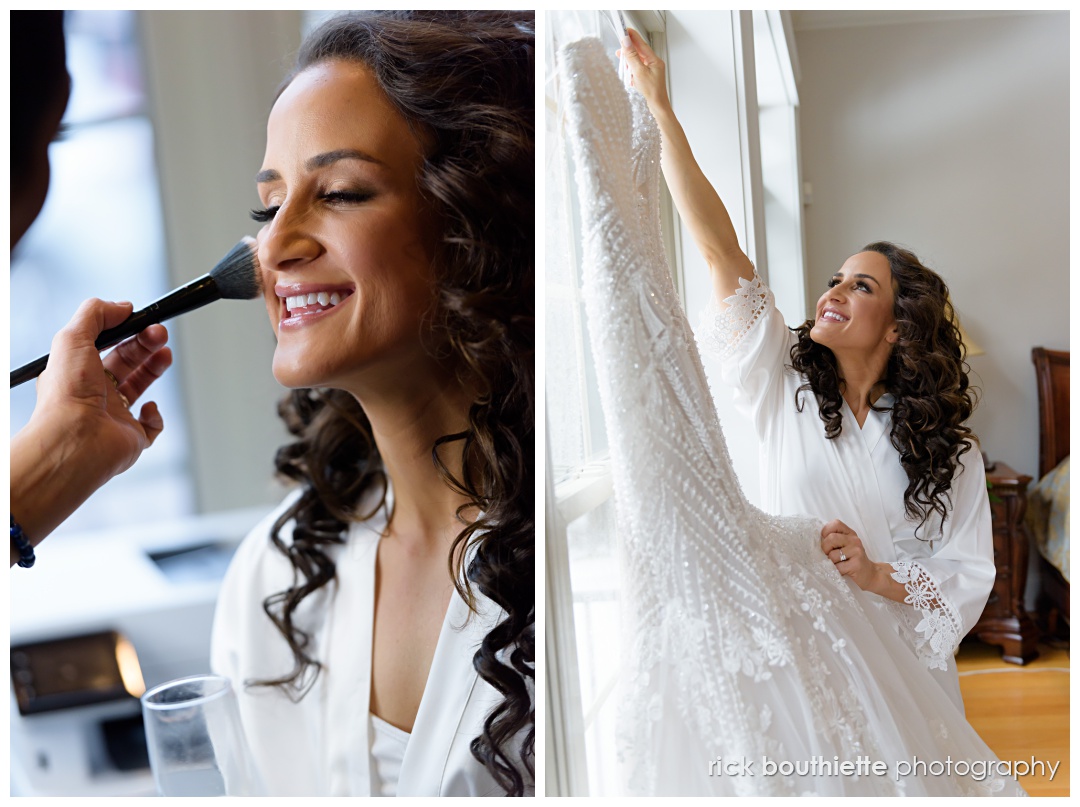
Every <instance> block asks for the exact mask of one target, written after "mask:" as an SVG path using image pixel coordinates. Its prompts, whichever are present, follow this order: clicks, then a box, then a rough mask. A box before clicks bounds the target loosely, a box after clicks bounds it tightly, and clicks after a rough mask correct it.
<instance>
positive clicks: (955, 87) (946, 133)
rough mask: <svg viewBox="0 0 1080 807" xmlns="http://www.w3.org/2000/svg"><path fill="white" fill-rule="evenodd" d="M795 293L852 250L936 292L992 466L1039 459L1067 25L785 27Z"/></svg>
mask: <svg viewBox="0 0 1080 807" xmlns="http://www.w3.org/2000/svg"><path fill="white" fill-rule="evenodd" d="M796 42H797V48H798V54H799V60H800V64H801V68H802V82H801V84H800V86H799V91H800V100H801V102H802V103H801V110H800V114H801V128H802V160H803V178H804V180H805V181H807V182H809V183H811V185H812V189H813V196H812V203H811V204H810V206H809V207H808V208H807V209H806V216H805V222H806V242H807V257H808V286H809V294H810V295H811V296H812V297H813V298H815V299H816V297H817V295H818V294H819V293H820V290H821V289H823V288H824V286H825V282H826V280H827V278H828V276H829V275H830V274H831V273H833V272H834V271H835V270H836V269H837V268H838V267H839V266H840V264H841V263H842V262H843V261H844V259H845V258H846V257H848V256H849V255H850V254H851V253H853V252H855V251H857V250H858V249H859V248H860V247H861V246H862V245H863V244H865V243H867V242H869V241H874V240H878V239H884V240H891V241H896V242H900V243H902V244H904V245H906V246H908V247H910V248H911V249H913V250H914V251H915V253H916V254H917V255H918V256H919V257H920V258H921V259H922V260H923V261H924V262H925V263H926V264H927V265H929V266H930V267H931V268H934V269H936V270H937V271H938V272H940V273H941V274H942V275H943V276H944V277H945V279H946V281H947V282H948V283H949V286H950V288H951V291H952V295H953V300H954V302H955V304H956V306H957V309H958V310H959V312H960V315H961V317H962V321H963V324H964V327H965V328H966V329H967V331H968V333H969V334H970V335H971V336H972V337H973V338H974V340H975V341H976V342H977V343H978V344H979V345H981V346H982V347H983V348H984V349H985V350H986V355H984V356H976V357H973V358H972V359H971V361H970V364H971V367H972V369H973V371H974V373H973V376H974V378H973V380H974V383H975V384H976V385H978V386H979V387H981V389H982V391H983V395H982V403H981V405H980V406H979V408H978V410H977V411H976V413H975V415H974V416H973V418H972V421H971V422H972V426H973V428H974V430H975V431H976V433H977V434H978V435H979V437H980V439H981V440H982V444H983V449H984V450H985V451H986V452H987V454H988V455H989V456H990V457H991V458H992V459H999V460H1004V461H1005V462H1007V463H1009V464H1010V465H1012V466H1013V467H1014V468H1016V469H1017V470H1018V471H1020V472H1022V473H1029V474H1034V473H1036V472H1037V463H1038V419H1037V413H1036V392H1035V377H1034V372H1033V369H1032V365H1031V358H1030V357H1031V348H1032V347H1035V346H1045V347H1049V348H1055V349H1067V348H1068V347H1069V16H1068V14H1067V13H1064V12H1050V13H1042V12H1035V13H1031V14H1020V15H1012V16H987V17H980V18H969V19H961V20H957V19H951V20H949V19H946V20H941V21H932V22H915V23H905V24H891V25H871V26H861V27H849V28H838V29H831V30H800V31H797V33H796Z"/></svg>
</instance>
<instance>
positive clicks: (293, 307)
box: [212, 12, 535, 795]
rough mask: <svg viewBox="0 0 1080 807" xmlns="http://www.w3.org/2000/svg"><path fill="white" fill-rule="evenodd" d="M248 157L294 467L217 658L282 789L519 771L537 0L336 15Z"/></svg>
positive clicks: (287, 459) (526, 730)
mask: <svg viewBox="0 0 1080 807" xmlns="http://www.w3.org/2000/svg"><path fill="white" fill-rule="evenodd" d="M256 180H257V185H258V191H259V197H260V200H261V204H262V205H263V207H262V208H261V209H258V210H255V211H253V212H252V215H253V217H254V218H255V219H256V220H257V221H260V222H262V223H263V227H262V229H261V231H260V232H259V235H258V252H259V260H260V264H261V267H262V271H263V289H264V293H265V297H266V306H267V312H268V314H269V318H270V325H271V327H272V328H273V330H274V333H275V336H276V338H277V347H276V350H275V353H274V363H273V367H274V375H275V377H276V378H277V380H278V381H279V382H280V383H282V384H283V385H285V386H287V387H291V388H293V389H294V392H292V393H291V394H290V396H289V397H288V398H287V399H286V400H285V401H284V402H283V404H282V409H281V411H282V416H283V417H284V419H285V421H286V423H287V425H288V426H289V429H290V430H291V431H292V433H293V434H294V435H295V436H296V438H297V439H296V441H295V442H293V443H291V444H289V445H287V446H285V447H283V448H282V449H281V450H280V451H279V452H278V458H277V467H278V471H279V472H280V473H281V474H282V475H283V476H285V477H287V478H289V479H292V480H295V481H297V482H299V483H300V490H299V491H298V492H297V493H296V494H295V495H293V496H292V497H290V498H289V499H288V500H287V501H286V502H285V503H284V504H283V505H282V507H281V509H280V510H279V511H278V512H277V513H275V514H274V515H273V516H272V517H271V518H270V519H268V520H267V522H266V523H264V524H263V525H261V526H260V527H259V528H257V529H256V530H255V531H254V532H253V533H252V535H250V536H249V537H248V539H247V540H246V541H245V543H244V545H243V546H242V547H241V548H240V550H239V551H238V553H237V556H236V559H235V560H234V562H233V565H232V567H231V568H230V571H229V573H228V575H227V577H226V580H225V583H224V585H223V589H222V595H221V599H220V601H219V605H218V611H217V616H216V618H215V632H214V641H213V651H212V657H213V665H214V667H215V669H216V670H217V671H219V672H221V673H223V674H225V675H228V676H229V677H231V678H232V679H233V680H234V681H237V682H238V683H243V684H244V688H243V691H242V692H241V695H240V702H241V713H242V716H243V719H244V723H245V732H246V734H247V737H248V741H249V744H250V746H251V748H252V752H253V754H254V756H255V757H256V762H257V763H258V765H259V768H260V770H261V773H262V775H263V777H264V779H265V780H266V782H267V786H268V790H269V792H270V793H271V794H275V795H349V794H352V795H379V794H384V795H390V794H395V793H396V794H399V795H404V794H412V795H487V794H499V793H507V794H512V795H524V794H528V793H531V792H532V790H533V743H534V731H533V704H532V698H533V676H534V618H535V611H534V601H533V574H534V564H533V557H534V546H533V544H534V532H533V523H534V519H533V498H532V492H533V487H534V485H533V456H534V453H533V394H534V393H533V376H532V361H533V359H532V350H533V238H534V234H533V181H534V180H533V22H532V15H531V14H528V13H510V12H431V13H428V12H374V13H359V14H347V15H342V16H340V17H335V18H332V19H331V20H329V21H328V22H326V23H325V24H324V25H323V26H321V27H320V28H319V29H317V30H316V31H315V32H313V33H312V35H311V36H310V37H309V39H308V41H307V42H306V43H305V45H304V47H303V48H302V49H301V52H300V55H299V59H298V65H297V68H296V70H295V72H294V73H293V74H292V75H291V76H290V77H289V78H288V79H287V80H286V81H285V83H284V85H283V87H282V89H281V91H280V93H279V95H278V98H277V101H276V102H275V104H274V107H273V110H272V111H271V113H270V117H269V121H268V124H267V145H266V153H265V157H264V160H263V165H262V167H261V169H260V170H259V172H258V175H257V178H256ZM331 582H334V583H335V585H333V586H330V585H328V584H330V583H331Z"/></svg>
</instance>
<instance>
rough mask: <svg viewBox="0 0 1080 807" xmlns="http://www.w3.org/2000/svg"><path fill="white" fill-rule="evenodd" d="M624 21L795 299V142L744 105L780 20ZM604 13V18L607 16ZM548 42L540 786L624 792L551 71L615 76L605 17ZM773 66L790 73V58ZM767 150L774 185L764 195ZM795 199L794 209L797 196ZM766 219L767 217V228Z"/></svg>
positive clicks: (594, 413) (604, 527)
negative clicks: (594, 53)
mask: <svg viewBox="0 0 1080 807" xmlns="http://www.w3.org/2000/svg"><path fill="white" fill-rule="evenodd" d="M623 13H624V14H626V16H627V17H628V20H627V21H628V24H630V25H632V26H633V27H635V28H636V29H637V30H638V31H640V32H642V33H647V34H648V37H649V39H650V43H651V44H652V47H653V49H654V50H655V51H656V52H657V53H658V55H660V57H661V58H662V59H664V61H665V62H666V63H667V68H668V69H667V78H668V83H669V89H670V92H671V96H672V102H673V104H674V106H675V109H676V112H677V114H678V115H679V119H680V121H681V122H682V123H683V126H684V128H685V129H686V131H687V134H688V137H689V138H690V142H691V146H692V147H693V148H694V151H695V156H696V157H697V159H698V162H699V164H700V165H701V166H702V169H703V170H704V171H705V174H706V176H707V177H708V178H709V180H710V181H711V182H712V183H713V184H714V186H715V187H716V188H717V190H718V192H719V193H720V195H721V197H722V198H723V199H724V203H725V205H726V206H727V208H728V211H729V213H730V215H731V216H732V220H733V223H734V225H735V228H736V231H737V232H738V233H739V235H740V242H741V244H742V245H743V247H744V249H746V251H747V253H748V254H749V256H750V257H751V259H752V260H755V261H757V262H758V264H759V266H761V268H762V271H763V274H765V275H766V277H767V276H768V275H767V272H768V267H766V266H765V264H766V252H767V251H768V252H769V253H770V254H769V257H770V258H771V257H773V255H774V254H775V255H777V256H782V257H777V264H786V265H785V267H784V269H783V270H782V271H783V273H784V275H785V276H786V273H789V272H790V273H794V274H795V275H797V277H798V279H799V283H800V285H799V287H798V288H799V289H801V288H802V286H801V276H802V264H801V243H802V240H801V218H799V217H798V216H793V215H791V212H790V205H791V203H792V202H791V199H792V197H791V193H790V191H791V189H792V188H795V189H797V187H798V182H797V161H796V160H795V158H794V155H795V154H796V153H797V152H796V151H795V150H794V149H795V147H796V145H797V143H796V140H795V136H794V135H795V129H794V128H793V126H788V128H783V127H774V128H770V129H769V132H770V134H769V137H770V140H769V142H768V143H766V142H765V137H764V135H762V140H761V141H760V143H759V126H760V127H765V126H766V125H769V124H771V120H770V121H764V120H763V118H764V116H765V115H766V114H768V113H767V112H762V111H761V110H760V109H759V106H758V103H757V96H758V93H761V94H762V95H764V94H765V93H766V92H769V93H771V92H773V91H774V89H775V87H776V85H775V82H774V79H776V76H777V71H778V70H779V69H780V68H779V65H781V64H783V63H784V62H783V59H787V58H788V56H787V50H786V48H787V46H788V44H789V43H788V42H787V40H786V39H784V38H783V31H784V29H783V27H782V26H780V22H781V20H780V18H775V19H774V18H773V16H771V13H770V16H767V17H762V18H761V22H760V23H759V22H758V21H757V20H756V19H755V17H754V15H752V14H751V12H738V11H735V12H726V11H722V12H677V11H669V12H665V13H664V14H663V16H661V15H660V14H658V13H650V12H632V13H630V12H623ZM614 14H615V15H616V17H617V15H618V12H615V13H614ZM547 30H548V36H549V40H548V42H547V43H546V45H547V48H548V53H547V75H546V90H545V104H546V107H545V125H546V134H547V140H546V142H547V154H546V155H545V174H546V177H547V182H546V193H547V198H546V199H545V206H546V225H547V226H546V229H547V232H546V238H547V242H546V243H547V253H546V259H547V266H546V267H545V273H546V278H545V279H546V285H545V288H546V318H547V319H546V340H547V343H546V360H547V367H546V379H547V380H546V384H547V388H546V391H545V393H546V407H547V435H548V446H547V451H548V463H547V470H548V480H547V481H548V508H547V525H546V541H547V545H546V564H547V580H546V585H547V592H546V593H547V609H546V616H547V620H546V626H547V637H546V652H547V669H546V672H547V715H546V718H547V738H548V745H547V749H546V752H547V757H546V772H547V782H546V786H547V793H548V795H575V796H582V795H592V796H596V795H616V794H619V793H620V792H622V790H623V788H622V786H621V779H622V776H621V773H620V771H619V770H618V767H617V759H616V753H615V742H616V725H615V723H616V707H617V704H616V698H615V697H613V695H614V693H615V690H616V685H617V680H618V676H619V674H620V672H621V666H620V665H621V662H622V652H621V651H622V649H621V648H620V647H619V633H620V625H619V597H620V594H621V592H620V582H619V574H618V569H619V561H618V551H617V550H618V546H617V534H616V529H615V514H614V499H613V485H612V477H611V472H610V466H609V457H608V451H607V449H608V444H607V436H606V434H605V433H604V424H603V418H602V413H601V411H600V408H599V402H598V400H597V391H596V380H595V374H594V372H593V366H592V357H591V349H590V345H589V336H588V330H587V328H586V323H585V321H584V320H585V315H584V310H583V306H582V300H581V276H580V262H581V254H580V240H581V239H580V234H579V230H580V222H579V211H578V206H577V202H576V198H575V187H574V182H573V177H572V171H573V168H572V166H571V165H570V162H569V158H568V155H567V153H566V149H565V144H564V142H563V137H562V121H561V119H560V112H561V109H560V105H559V92H558V90H559V88H558V76H557V74H556V72H555V69H554V65H555V51H556V50H557V47H558V45H559V44H560V43H564V42H570V41H573V40H574V39H577V38H579V37H581V36H585V35H593V36H597V37H599V38H600V39H601V41H602V42H603V43H604V44H605V46H607V47H609V48H610V50H611V53H612V64H613V67H612V69H615V67H614V64H615V63H614V52H615V50H616V49H617V48H618V47H619V43H618V37H617V35H616V28H615V25H613V24H612V22H611V21H610V20H609V16H608V13H604V12H576V13H575V12H558V13H552V14H549V15H548V27H547ZM778 32H779V34H778ZM761 36H768V42H767V43H766V42H762V43H761V44H760V45H758V47H757V50H758V51H759V52H760V53H762V54H765V56H767V57H768V58H770V59H772V60H773V61H774V62H775V63H776V65H777V67H776V70H771V72H770V73H769V74H768V75H767V76H766V77H765V78H764V80H763V81H764V83H760V84H759V83H757V82H758V81H759V80H758V79H756V78H755V75H756V74H755V61H754V52H755V39H756V38H757V37H761ZM766 44H768V49H767V48H766ZM769 49H772V50H769ZM787 64H788V66H789V67H790V64H791V63H790V61H789V62H787ZM789 86H790V87H793V84H791V85H782V86H781V91H783V90H784V88H785V87H789ZM770 108H771V107H770ZM778 108H779V107H778ZM783 109H784V110H785V111H784V115H783V116H779V115H778V116H777V118H778V120H779V121H780V122H781V123H783V124H785V125H787V124H790V123H791V122H792V121H793V119H794V102H793V101H792V97H791V95H785V96H784V98H783ZM774 132H779V133H780V135H781V136H782V137H783V138H786V139H784V140H783V143H782V146H783V147H784V148H785V149H786V151H783V152H781V151H777V150H776V148H775V146H774V144H773V140H772V138H773V133H774ZM759 146H760V148H759ZM766 148H768V150H769V153H768V159H769V160H771V161H772V162H770V163H769V166H770V172H769V177H768V180H769V182H771V183H772V184H769V183H768V182H763V173H764V163H765V161H766V156H765V155H763V154H762V152H764V151H765V150H766ZM774 188H775V189H779V190H775V191H774V190H773V189H774ZM780 190H783V191H784V193H785V194H786V195H784V196H783V199H782V200H781V201H782V204H780V205H777V204H774V203H773V202H774V200H770V199H769V196H768V194H769V193H777V194H778V195H779V192H780ZM794 198H795V200H796V203H797V200H798V196H797V195H796V196H795V197H794ZM785 205H786V206H785ZM777 211H779V214H780V215H770V214H772V213H776V212H777ZM796 212H799V211H796ZM785 215H786V216H787V219H786V220H785V218H784V216H785ZM661 219H662V223H663V225H664V228H665V231H664V234H665V242H666V246H667V250H668V257H669V263H670V265H671V266H672V270H673V273H674V275H675V280H676V285H677V286H678V288H679V289H680V293H681V295H682V299H683V303H684V305H685V306H687V313H688V315H689V317H690V320H691V322H694V321H696V319H697V315H698V312H699V309H700V306H701V305H702V301H703V300H704V299H706V298H707V296H708V295H710V294H711V283H710V281H709V272H708V269H707V267H706V266H705V262H704V259H703V258H702V257H701V256H700V254H698V253H697V250H696V249H695V248H694V246H693V242H692V240H691V238H690V234H689V233H688V232H687V231H686V230H684V229H683V226H682V224H681V222H678V221H677V219H675V217H674V215H673V213H672V211H671V206H670V203H668V204H667V205H666V208H664V207H662V210H661ZM774 222H775V223H774ZM770 230H773V231H776V232H775V233H772V232H770ZM773 234H775V235H777V236H778V238H779V239H780V240H778V241H777V242H776V246H774V243H773V241H772V240H769V237H771V235H773ZM785 239H786V240H785ZM684 247H685V249H684ZM783 249H789V250H790V251H794V250H796V249H797V251H798V255H799V257H800V259H799V261H790V260H787V259H786V256H785V255H784V253H783ZM797 296H801V292H800V294H799V295H797ZM800 303H801V301H800ZM706 372H707V373H708V374H710V376H711V377H713V378H715V372H716V368H715V366H714V365H710V362H709V361H706ZM713 387H714V390H717V391H718V393H719V398H718V400H717V406H718V408H719V410H720V412H721V421H722V422H724V423H725V424H729V419H733V418H734V417H735V413H734V411H733V405H732V403H731V401H730V394H727V393H724V392H721V391H720V389H721V385H719V384H718V383H714V384H713ZM725 398H727V400H726V401H725ZM728 445H729V450H730V451H731V454H732V458H733V461H734V463H735V466H736V469H737V471H738V472H739V475H740V477H741V479H742V481H743V485H744V488H746V487H747V482H750V483H751V485H750V487H753V486H754V485H755V484H756V479H757V465H756V464H757V443H756V438H754V436H753V434H752V432H751V430H749V429H740V428H734V429H731V428H729V429H728ZM642 493H643V495H647V492H642ZM748 495H751V494H750V491H748Z"/></svg>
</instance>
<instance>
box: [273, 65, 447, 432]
mask: <svg viewBox="0 0 1080 807" xmlns="http://www.w3.org/2000/svg"><path fill="white" fill-rule="evenodd" d="M350 106H351V107H352V108H356V109H360V110H363V113H362V114H360V115H357V116H355V117H354V116H348V115H332V116H329V115H326V114H325V110H327V109H347V108H350ZM424 156H425V155H424V147H423V145H422V144H421V142H420V140H419V138H418V137H417V136H416V135H415V134H414V133H413V132H412V130H411V127H410V125H409V123H408V122H407V121H406V120H405V118H404V117H402V116H401V115H400V114H399V113H398V112H397V111H396V110H395V109H394V107H393V105H392V104H391V102H390V99H389V98H388V97H387V95H386V93H385V92H384V91H383V90H382V88H381V87H380V86H379V84H378V81H377V80H376V78H375V75H374V73H373V72H372V71H371V70H370V69H369V68H367V67H366V66H365V65H363V64H358V63H356V62H347V61H342V60H340V59H333V60H330V61H325V62H321V63H319V64H315V65H313V66H312V67H309V68H307V69H306V70H304V71H302V72H301V73H300V74H299V75H297V76H296V78H295V79H293V81H292V82H291V83H290V84H289V85H288V86H287V87H286V88H285V90H284V91H283V92H282V94H281V96H280V97H279V98H278V100H277V103H276V104H275V105H274V109H273V111H272V112H271V113H270V121H269V123H268V124H267V147H266V158H265V162H264V166H265V167H264V168H263V169H262V170H261V171H260V172H259V174H258V176H257V178H256V180H257V182H258V184H259V195H260V197H261V198H262V200H263V202H264V203H265V205H266V207H265V209H263V210H260V211H255V212H254V217H255V219H256V220H259V221H265V222H266V226H264V228H263V230H262V233H261V235H260V239H259V255H260V259H261V260H262V261H264V263H263V264H262V265H263V267H264V268H265V270H266V272H265V274H266V277H265V281H266V282H264V284H263V287H264V288H265V289H266V302H267V307H268V310H269V312H270V319H271V324H272V325H273V326H274V327H275V331H276V333H277V337H278V347H277V350H276V352H275V354H274V375H275V377H276V378H277V379H278V381H280V382H281V383H282V384H284V385H285V386H288V387H335V388H337V389H348V390H349V391H351V392H353V393H354V394H355V395H357V397H358V398H360V399H361V400H363V396H364V393H365V391H369V390H370V391H371V392H374V390H371V384H372V382H373V380H374V379H375V377H376V376H377V375H378V374H377V373H375V374H373V370H374V369H375V368H378V367H382V368H384V370H385V371H386V372H389V373H390V374H392V375H398V374H400V373H401V372H402V371H403V370H404V369H405V368H406V367H411V368H413V370H414V372H410V373H409V375H410V376H411V377H414V378H424V379H425V383H427V382H428V381H429V380H431V379H436V378H440V377H441V376H444V375H446V373H447V371H448V368H445V367H443V365H442V364H441V363H440V362H438V361H437V360H436V359H435V357H434V356H433V355H432V354H431V353H430V352H429V351H428V350H426V349H425V346H424V345H423V344H422V343H421V339H420V336H421V332H422V328H421V319H422V318H423V317H424V315H425V314H428V313H430V311H431V309H432V307H433V305H434V302H435V292H434V284H435V273H434V266H433V256H434V253H435V248H436V244H435V239H436V228H435V223H434V220H433V218H432V216H431V214H430V212H429V210H430V206H429V204H428V203H427V202H425V200H424V199H423V197H422V196H421V194H420V188H419V186H418V185H417V181H416V179H417V174H418V172H419V170H420V166H421V165H422V163H423V160H424ZM276 166H280V168H278V167H276ZM320 294H323V295H325V296H326V299H325V301H323V302H321V303H320V301H319V295H320ZM330 294H336V295H337V296H338V303H337V304H336V305H332V306H331V305H330V297H329V295H330ZM301 296H302V297H303V302H304V304H303V305H302V306H298V305H296V303H298V302H299V299H298V298H300V297H301ZM290 297H291V298H293V307H292V308H291V309H290V307H289V305H288V299H289V298H290ZM375 383H378V382H377V381H376V382H375ZM370 403H371V402H370V401H369V404H370ZM455 425H456V426H458V427H456V428H454V429H453V431H455V432H457V431H462V429H461V428H459V426H460V425H461V424H455Z"/></svg>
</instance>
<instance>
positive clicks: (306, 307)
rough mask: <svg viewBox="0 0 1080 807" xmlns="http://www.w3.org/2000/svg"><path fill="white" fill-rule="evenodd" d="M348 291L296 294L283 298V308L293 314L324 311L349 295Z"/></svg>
mask: <svg viewBox="0 0 1080 807" xmlns="http://www.w3.org/2000/svg"><path fill="white" fill-rule="evenodd" d="M350 294H352V292H349V291H332V292H325V291H320V292H311V293H310V294H297V295H294V296H289V297H286V298H285V310H286V311H288V312H289V314H290V315H293V314H313V313H315V312H317V311H325V310H326V309H328V308H333V307H334V306H335V305H337V304H338V303H340V302H341V301H342V300H344V299H346V298H347V297H349V296H350Z"/></svg>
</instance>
